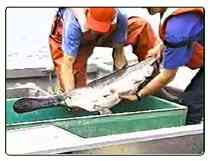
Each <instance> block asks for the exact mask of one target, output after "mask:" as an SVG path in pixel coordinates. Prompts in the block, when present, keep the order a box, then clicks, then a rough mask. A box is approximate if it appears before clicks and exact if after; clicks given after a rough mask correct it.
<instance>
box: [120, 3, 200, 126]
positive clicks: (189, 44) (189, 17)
mask: <svg viewBox="0 0 210 161" xmlns="http://www.w3.org/2000/svg"><path fill="white" fill-rule="evenodd" d="M148 11H149V13H150V14H156V13H160V15H161V25H160V38H161V39H162V42H163V44H162V45H161V46H162V47H160V48H159V51H161V50H162V52H157V53H158V54H153V56H155V57H160V55H159V54H160V53H161V54H162V57H163V59H162V64H163V70H162V71H161V72H160V73H159V74H158V75H157V76H156V77H155V78H153V79H152V81H150V82H149V83H148V84H147V85H146V86H145V87H144V88H143V89H141V90H140V91H138V92H137V94H136V95H127V96H125V95H124V96H123V95H122V96H121V97H122V98H123V99H128V100H137V99H140V98H141V97H144V96H148V95H151V94H154V93H155V92H158V91H159V90H160V89H161V88H162V87H164V86H166V85H167V84H168V83H169V82H170V81H172V80H173V79H174V77H175V75H176V73H177V70H178V69H179V67H181V66H187V67H189V68H190V69H199V72H198V73H197V74H196V75H195V77H194V78H193V79H192V81H191V83H190V84H189V85H188V87H187V88H186V89H185V91H184V93H183V94H182V95H181V96H180V103H181V104H183V105H186V106H188V113H187V120H186V124H197V123H200V121H201V120H202V117H203V108H204V96H203V93H204V64H203V60H204V10H203V9H202V8H179V9H177V8H160V7H159V8H158V7H156V8H155V7H154V8H153V7H151V8H148ZM150 56H152V55H150Z"/></svg>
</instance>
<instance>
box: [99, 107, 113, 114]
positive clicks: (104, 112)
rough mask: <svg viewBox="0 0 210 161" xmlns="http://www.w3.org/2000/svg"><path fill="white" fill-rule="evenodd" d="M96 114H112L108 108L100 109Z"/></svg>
mask: <svg viewBox="0 0 210 161" xmlns="http://www.w3.org/2000/svg"><path fill="white" fill-rule="evenodd" d="M98 112H99V113H100V115H107V114H112V111H111V110H110V109H108V108H104V109H101V110H100V111H98Z"/></svg>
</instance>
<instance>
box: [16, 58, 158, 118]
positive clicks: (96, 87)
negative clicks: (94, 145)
mask: <svg viewBox="0 0 210 161" xmlns="http://www.w3.org/2000/svg"><path fill="white" fill-rule="evenodd" d="M156 67H157V66H156V65H155V59H154V58H148V59H146V60H144V61H142V62H140V63H137V64H134V65H131V66H127V67H125V68H123V69H120V70H118V71H115V72H113V73H111V74H108V75H107V76H104V77H102V78H99V79H96V80H94V81H92V82H90V83H89V84H88V86H86V87H83V88H77V89H74V90H72V91H71V92H69V93H68V94H67V95H65V96H64V95H57V96H52V97H42V98H40V97H39V98H35V97H33V98H32V97H28V98H21V99H19V100H17V101H16V102H15V104H14V110H15V111H16V112H18V113H23V112H29V111H33V110H36V109H41V108H47V107H52V106H51V105H58V104H62V103H65V104H66V105H68V106H69V107H72V108H73V107H80V108H82V109H85V110H87V111H99V112H100V113H101V114H105V113H106V114H107V113H111V111H110V110H109V109H110V108H111V107H113V106H114V105H116V104H118V103H119V102H120V101H121V99H120V98H119V95H118V94H119V93H121V94H122V93H124V94H132V93H135V92H136V91H137V90H138V88H139V87H141V86H143V85H145V82H148V79H149V78H151V77H152V76H153V75H154V73H155V72H156Z"/></svg>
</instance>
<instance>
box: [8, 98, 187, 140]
mask: <svg viewBox="0 0 210 161" xmlns="http://www.w3.org/2000/svg"><path fill="white" fill-rule="evenodd" d="M15 100H17V99H9V100H7V102H6V124H7V128H8V130H9V129H13V128H23V127H26V128H27V127H29V126H36V125H40V124H53V125H55V126H58V127H60V128H63V129H65V130H67V131H70V132H71V133H74V134H76V135H79V136H81V137H84V138H87V137H97V136H105V135H112V134H120V133H128V132H135V131H141V130H150V129H159V128H167V127H175V126H182V125H184V124H185V119H186V113H187V107H185V106H181V105H178V104H175V103H172V102H169V101H166V100H163V99H160V98H157V97H153V96H151V97H145V98H144V99H142V100H141V101H136V102H123V103H119V104H118V105H116V106H114V107H113V108H112V109H111V110H112V112H113V114H111V115H98V114H97V113H90V112H81V113H73V112H71V111H69V110H68V109H67V108H66V107H64V106H58V107H54V108H48V109H42V110H37V111H34V112H30V113H25V114H17V113H15V112H14V111H13V109H12V106H13V104H14V101H15Z"/></svg>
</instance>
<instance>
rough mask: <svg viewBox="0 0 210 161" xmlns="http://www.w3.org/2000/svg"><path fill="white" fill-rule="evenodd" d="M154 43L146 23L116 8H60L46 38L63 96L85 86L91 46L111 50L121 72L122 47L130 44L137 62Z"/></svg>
mask: <svg viewBox="0 0 210 161" xmlns="http://www.w3.org/2000/svg"><path fill="white" fill-rule="evenodd" d="M156 43H157V38H156V36H155V34H154V31H153V30H152V27H151V26H150V24H149V23H148V22H146V21H145V20H143V19H142V18H140V17H130V18H127V16H126V15H125V14H123V13H122V12H121V11H120V9H118V8H60V9H59V10H58V12H57V14H56V16H55V18H54V22H53V25H52V29H51V33H50V36H49V45H50V50H51V55H52V58H53V62H54V65H55V71H56V75H57V78H58V83H59V85H60V89H61V90H62V91H63V92H66V93H68V92H69V91H71V90H72V89H74V88H78V87H83V86H86V82H87V72H86V66H87V61H88V58H89V57H90V55H91V54H92V52H93V49H94V47H96V46H100V47H111V48H113V53H112V57H113V62H114V63H113V64H114V69H121V68H123V67H124V66H126V65H127V60H126V57H125V55H124V50H123V47H124V46H126V45H129V44H130V45H132V48H133V52H134V54H135V55H136V56H137V57H138V60H139V61H140V60H142V59H144V58H145V57H146V54H147V53H148V51H149V50H150V49H151V48H153V47H154V46H155V45H156ZM101 54H102V53H101ZM103 54H104V53H103Z"/></svg>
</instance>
